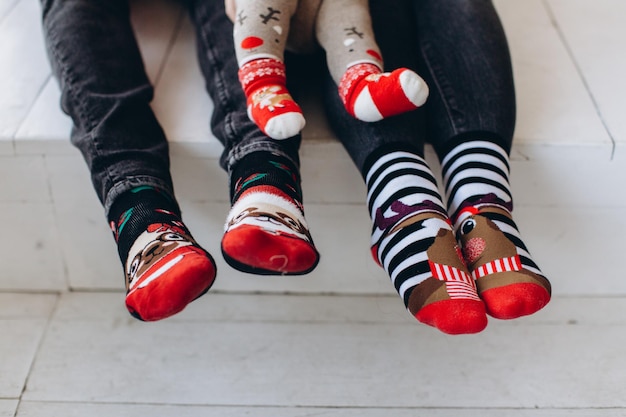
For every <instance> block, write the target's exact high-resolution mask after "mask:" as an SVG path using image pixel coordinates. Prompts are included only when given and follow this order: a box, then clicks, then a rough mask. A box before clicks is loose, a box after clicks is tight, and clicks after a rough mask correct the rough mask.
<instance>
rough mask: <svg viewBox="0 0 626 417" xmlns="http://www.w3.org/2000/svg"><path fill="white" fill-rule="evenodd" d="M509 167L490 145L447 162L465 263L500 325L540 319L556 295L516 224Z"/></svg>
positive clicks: (470, 145)
mask: <svg viewBox="0 0 626 417" xmlns="http://www.w3.org/2000/svg"><path fill="white" fill-rule="evenodd" d="M508 161H509V159H508V155H507V153H506V151H505V150H504V149H502V148H501V147H500V146H498V145H496V144H495V143H492V142H489V141H472V142H467V143H464V144H462V145H459V146H457V147H456V148H454V149H453V150H452V151H451V152H450V153H448V155H447V156H446V157H445V158H444V160H443V161H442V170H443V173H444V182H445V188H446V194H447V196H448V205H449V210H450V213H452V214H453V215H452V218H453V219H454V224H455V228H456V230H457V236H458V238H459V241H460V243H461V245H462V247H463V254H464V256H465V261H466V263H467V265H468V268H469V270H470V272H471V273H472V276H473V277H474V278H475V279H476V284H477V287H478V293H479V295H480V297H481V298H482V299H483V301H484V302H485V305H486V307H487V312H488V313H489V314H490V315H491V316H493V317H496V318H500V319H514V318H517V317H520V316H525V315H529V314H533V313H535V312H536V311H538V310H540V309H541V308H543V307H544V306H545V305H546V304H547V303H548V302H549V301H550V293H551V287H550V283H549V281H548V280H547V279H546V278H545V277H544V276H543V274H542V273H541V271H540V270H539V267H538V266H537V264H535V262H534V261H533V260H532V258H531V256H530V253H529V252H528V249H527V248H526V245H524V242H523V241H522V239H521V236H520V233H519V230H518V228H517V226H516V224H515V222H514V221H513V219H512V215H511V213H512V210H513V203H512V195H511V190H510V185H509V162H508Z"/></svg>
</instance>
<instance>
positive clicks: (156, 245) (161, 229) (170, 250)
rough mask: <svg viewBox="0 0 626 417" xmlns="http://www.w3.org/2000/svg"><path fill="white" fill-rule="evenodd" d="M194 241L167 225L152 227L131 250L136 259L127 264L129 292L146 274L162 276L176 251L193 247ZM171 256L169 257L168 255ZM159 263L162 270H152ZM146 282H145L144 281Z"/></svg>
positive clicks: (181, 231)
mask: <svg viewBox="0 0 626 417" xmlns="http://www.w3.org/2000/svg"><path fill="white" fill-rule="evenodd" d="M193 242H194V240H193V239H192V237H191V236H189V235H188V234H187V233H185V231H184V230H183V229H180V228H177V227H174V226H171V225H167V224H154V225H151V226H150V227H149V228H148V230H147V231H146V232H144V233H143V234H142V235H141V236H139V238H137V240H136V241H135V243H134V245H133V247H132V248H131V251H130V252H131V253H136V254H137V255H135V257H133V258H132V259H131V258H129V259H128V261H127V263H126V271H125V272H126V285H127V290H132V289H133V287H135V286H136V285H137V284H138V283H140V282H142V278H143V277H144V274H146V273H148V272H149V273H153V274H155V275H156V274H161V273H163V272H165V269H163V268H167V266H168V265H169V262H173V261H174V260H175V258H176V255H175V253H174V252H175V251H176V250H178V249H180V248H183V247H187V246H193ZM168 254H169V255H168ZM158 261H162V264H163V265H161V266H160V268H158V269H156V270H154V269H151V268H152V267H153V266H155V265H156V263H157V262H158ZM144 282H145V280H144Z"/></svg>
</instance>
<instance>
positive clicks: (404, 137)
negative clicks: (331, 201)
mask: <svg viewBox="0 0 626 417" xmlns="http://www.w3.org/2000/svg"><path fill="white" fill-rule="evenodd" d="M413 1H414V0H394V3H393V7H390V6H389V2H388V1H387V0H370V9H371V14H372V25H373V28H374V32H375V35H376V41H377V43H378V46H379V47H380V49H381V51H382V55H383V60H384V65H385V69H386V70H388V71H389V70H392V69H396V68H400V67H407V68H411V69H416V68H417V66H418V54H417V53H416V52H415V51H417V49H418V45H417V35H416V25H415V20H414V17H413ZM323 92H324V103H325V107H326V113H327V117H328V121H329V123H330V125H331V127H332V128H333V130H334V131H335V133H336V135H337V137H338V139H339V140H340V141H341V142H342V144H343V145H344V147H345V149H346V151H347V152H348V154H349V155H350V157H351V158H352V160H353V161H354V163H355V164H356V166H357V168H358V169H359V170H360V171H361V173H362V174H363V175H365V174H366V173H365V172H363V169H364V166H365V165H366V162H367V159H368V157H369V156H370V155H371V154H372V153H373V152H374V151H375V150H377V149H381V148H383V147H385V148H387V147H394V148H401V149H406V150H412V151H413V152H415V153H417V154H418V155H423V152H424V143H425V141H426V137H425V136H424V129H423V127H424V111H423V109H418V110H416V111H413V112H409V113H405V114H402V115H399V116H394V117H390V118H387V119H383V120H382V121H380V122H375V123H366V122H361V121H359V120H357V119H355V118H354V117H352V116H350V115H349V114H348V112H347V111H346V109H345V107H344V105H343V103H342V102H341V100H340V98H339V95H338V93H337V85H336V84H335V83H334V82H333V81H332V79H331V78H330V77H329V76H327V77H325V81H324V88H323Z"/></svg>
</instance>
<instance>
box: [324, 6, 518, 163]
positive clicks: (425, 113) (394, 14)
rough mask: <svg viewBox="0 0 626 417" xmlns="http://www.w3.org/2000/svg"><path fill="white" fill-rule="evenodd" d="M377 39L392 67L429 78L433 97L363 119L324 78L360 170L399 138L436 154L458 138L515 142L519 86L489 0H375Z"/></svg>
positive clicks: (333, 114)
mask: <svg viewBox="0 0 626 417" xmlns="http://www.w3.org/2000/svg"><path fill="white" fill-rule="evenodd" d="M370 9H371V13H372V21H373V25H374V31H375V33H376V40H377V42H378V43H379V46H380V48H381V51H382V54H383V58H384V60H385V67H386V69H387V70H391V69H395V68H398V67H408V68H411V69H413V70H416V71H417V72H418V73H419V74H420V75H421V76H422V77H423V78H424V79H425V80H426V82H427V83H428V85H429V87H430V96H429V98H428V101H427V102H426V104H425V105H424V106H423V107H422V108H420V109H418V110H417V111H414V112H410V113H407V114H404V115H401V116H396V117H391V118H388V119H385V120H383V121H381V122H378V123H361V122H359V121H357V120H354V119H352V118H351V117H350V116H348V115H347V113H346V112H345V110H343V105H342V104H341V102H340V101H339V100H338V99H337V98H336V86H335V85H334V83H332V82H329V81H328V80H327V82H326V88H325V93H326V94H325V96H326V106H327V108H328V110H329V111H328V117H329V121H330V123H331V125H332V126H333V128H334V129H335V131H336V133H337V135H338V137H339V139H340V140H341V141H342V143H343V144H344V146H345V148H346V150H347V151H348V153H349V154H350V156H351V157H352V159H353V160H354V161H355V163H356V165H357V167H358V168H359V169H361V170H362V169H363V166H364V163H365V161H366V159H367V157H368V156H369V155H370V154H371V153H372V152H373V151H374V150H376V149H379V148H381V147H382V146H385V145H388V144H394V143H395V144H398V146H400V147H402V148H404V149H414V150H415V151H416V152H418V154H421V152H423V146H424V143H426V142H430V143H432V144H433V145H434V147H435V149H436V150H437V151H438V153H439V155H440V156H441V155H443V154H445V152H447V150H449V149H450V148H451V147H453V146H454V145H456V144H458V143H459V141H462V140H465V139H466V138H471V137H472V135H477V136H479V137H485V136H487V137H488V138H489V139H493V140H495V141H497V142H498V143H499V144H500V145H501V146H502V147H503V148H505V149H507V150H508V149H510V144H511V141H512V136H513V129H514V125H515V90H514V86H513V77H512V70H511V61H510V56H509V50H508V45H507V41H506V38H505V36H504V31H503V29H502V26H501V23H500V20H499V18H498V16H497V14H496V12H495V9H494V7H493V5H492V3H491V1H490V0H420V1H415V0H395V1H394V7H389V4H388V1H386V0H370Z"/></svg>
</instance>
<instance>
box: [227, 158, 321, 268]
mask: <svg viewBox="0 0 626 417" xmlns="http://www.w3.org/2000/svg"><path fill="white" fill-rule="evenodd" d="M231 185H232V187H233V188H232V191H231V196H232V197H231V199H232V208H231V210H230V212H229V214H228V218H227V220H226V225H225V232H224V237H223V238H222V253H223V255H224V259H225V260H226V262H228V264H229V265H231V266H232V267H233V268H235V269H238V270H240V271H243V272H250V273H254V274H262V275H301V274H306V273H308V272H310V271H312V270H313V269H314V268H315V266H316V265H317V263H318V261H319V254H318V252H317V249H316V248H315V245H314V244H313V239H312V237H311V234H310V233H309V229H308V225H307V223H306V220H305V218H304V208H303V206H302V203H301V201H302V192H301V190H300V177H299V174H298V168H297V167H295V166H293V165H292V164H291V163H290V162H289V161H288V160H287V159H286V158H284V157H280V156H277V155H274V154H271V153H269V152H256V153H253V154H250V155H248V156H246V157H245V158H243V159H242V160H241V161H240V162H239V163H238V164H237V165H236V166H235V168H234V169H233V170H232V173H231Z"/></svg>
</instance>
